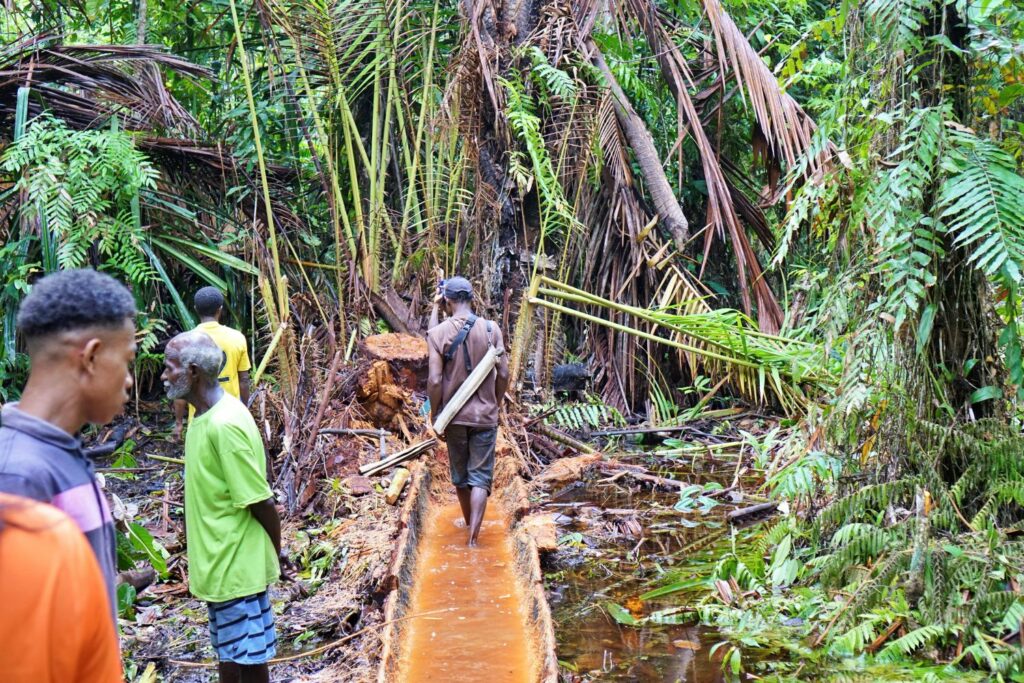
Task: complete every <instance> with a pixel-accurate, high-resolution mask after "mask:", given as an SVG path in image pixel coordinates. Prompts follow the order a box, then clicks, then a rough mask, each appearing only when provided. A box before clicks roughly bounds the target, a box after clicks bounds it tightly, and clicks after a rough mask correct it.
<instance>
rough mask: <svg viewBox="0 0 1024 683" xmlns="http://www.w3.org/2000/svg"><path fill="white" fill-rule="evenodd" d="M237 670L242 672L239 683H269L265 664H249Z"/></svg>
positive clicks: (268, 670)
mask: <svg viewBox="0 0 1024 683" xmlns="http://www.w3.org/2000/svg"><path fill="white" fill-rule="evenodd" d="M239 668H240V669H241V670H242V678H241V683H270V667H269V666H268V665H267V664H250V665H246V666H240V667H239Z"/></svg>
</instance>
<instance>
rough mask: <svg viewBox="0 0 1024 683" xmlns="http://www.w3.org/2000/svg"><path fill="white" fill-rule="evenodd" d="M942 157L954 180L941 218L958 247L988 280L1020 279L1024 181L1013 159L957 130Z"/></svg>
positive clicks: (945, 189)
mask: <svg viewBox="0 0 1024 683" xmlns="http://www.w3.org/2000/svg"><path fill="white" fill-rule="evenodd" d="M948 138H949V144H948V145H947V149H946V152H945V154H944V155H943V159H942V169H943V170H944V171H945V172H946V173H948V174H949V175H948V177H947V179H946V181H945V183H943V185H942V190H941V193H940V197H939V207H940V209H941V211H942V213H941V215H940V217H941V218H942V219H943V221H944V222H945V225H944V228H945V230H946V231H948V232H949V234H951V235H952V236H953V243H954V244H956V245H957V246H961V247H965V248H968V249H970V256H969V260H970V262H971V263H972V264H974V266H975V267H976V268H978V269H979V270H981V271H982V272H984V273H985V274H986V275H988V276H994V275H996V274H998V273H1000V272H1005V273H1006V275H1007V276H1009V277H1010V278H1012V279H1013V280H1014V281H1019V280H1020V279H1021V272H1022V270H1024V177H1022V176H1021V175H1019V174H1018V173H1017V163H1016V161H1015V160H1014V158H1013V157H1012V156H1010V155H1009V154H1007V153H1006V152H1005V151H1003V150H1002V149H1000V148H999V147H998V146H997V145H995V144H994V143H992V142H989V141H988V140H982V139H980V138H978V137H977V136H975V135H974V134H973V133H971V132H967V131H963V130H959V129H954V130H953V131H952V132H951V133H950V135H949V136H948Z"/></svg>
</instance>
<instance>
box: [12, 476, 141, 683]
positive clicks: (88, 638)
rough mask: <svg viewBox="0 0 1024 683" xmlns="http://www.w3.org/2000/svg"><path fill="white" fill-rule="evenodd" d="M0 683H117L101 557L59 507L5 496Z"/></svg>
mask: <svg viewBox="0 0 1024 683" xmlns="http://www.w3.org/2000/svg"><path fill="white" fill-rule="evenodd" d="M0 605H3V611H2V612H0V679H2V680H3V681H4V683H67V682H69V681H81V682H82V683H120V681H122V680H124V679H123V678H122V675H121V657H120V652H119V651H118V647H117V634H116V633H115V631H114V624H113V622H112V621H111V619H110V612H109V606H108V604H107V590H106V584H105V582H104V579H103V574H102V573H101V572H100V567H99V564H97V562H96V556H95V554H94V553H93V552H92V549H91V548H90V547H89V543H88V542H87V541H86V540H85V536H83V535H82V532H81V531H80V530H79V528H78V527H77V526H76V525H75V523H74V522H73V521H71V518H70V517H68V516H67V515H66V514H64V513H63V512H61V511H60V510H58V509H57V508H55V507H51V506H50V505H46V504H44V503H39V502H37V501H34V500H30V499H28V498H22V497H20V496H12V495H8V494H6V493H0Z"/></svg>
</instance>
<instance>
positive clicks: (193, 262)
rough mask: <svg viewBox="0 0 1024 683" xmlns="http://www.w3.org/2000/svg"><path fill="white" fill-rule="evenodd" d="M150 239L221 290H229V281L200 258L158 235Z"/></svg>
mask: <svg viewBox="0 0 1024 683" xmlns="http://www.w3.org/2000/svg"><path fill="white" fill-rule="evenodd" d="M150 241H152V242H153V244H155V245H156V246H158V247H160V248H161V249H163V250H164V251H165V252H167V254H169V255H170V256H171V257H173V258H174V259H176V260H178V261H180V262H182V263H184V264H185V265H186V266H188V267H189V268H191V269H192V270H193V271H194V272H195V273H196V274H197V275H199V277H201V278H203V279H204V280H206V281H207V282H209V283H210V284H211V285H213V286H214V287H216V288H217V289H219V290H220V291H222V292H226V291H227V290H228V283H227V281H226V280H225V279H224V278H222V277H221V276H219V275H217V274H216V273H214V272H213V271H212V270H210V269H209V268H207V267H206V266H204V265H203V264H202V263H200V262H199V260H197V259H195V258H193V257H192V256H190V255H189V254H186V253H185V252H183V251H182V250H181V249H179V248H177V247H175V246H172V245H170V244H167V243H166V242H164V241H162V240H160V239H159V238H157V237H151V238H150Z"/></svg>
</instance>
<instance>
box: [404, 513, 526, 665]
mask: <svg viewBox="0 0 1024 683" xmlns="http://www.w3.org/2000/svg"><path fill="white" fill-rule="evenodd" d="M496 502H497V501H495V500H493V499H492V500H491V505H489V506H488V509H487V515H486V517H485V518H484V523H483V528H482V529H481V532H480V545H479V547H477V548H467V547H466V537H467V531H466V529H465V528H459V527H457V526H456V525H455V523H454V521H455V520H461V519H462V513H461V512H460V511H459V506H458V503H452V504H450V505H437V506H434V509H433V510H432V511H431V513H430V515H429V517H428V519H427V522H426V524H425V526H424V532H423V535H422V536H421V540H420V547H419V559H418V560H417V569H416V585H415V586H413V589H412V602H411V605H410V608H409V613H410V614H423V613H426V612H431V611H435V610H440V609H444V608H455V609H454V610H453V611H452V612H451V614H442V615H437V616H425V617H421V618H418V619H412V620H411V622H410V627H409V630H408V631H407V633H406V640H405V642H404V643H403V647H402V650H401V651H402V664H401V675H400V677H399V679H398V680H400V681H402V683H426V682H429V683H441V682H443V681H487V682H488V683H528V682H529V681H530V678H531V672H532V671H533V665H532V661H533V660H532V658H531V657H530V654H529V650H528V648H527V644H526V615H525V613H524V610H523V607H522V600H521V599H520V594H519V590H518V588H517V584H516V581H515V577H514V575H513V573H512V562H513V560H512V547H511V541H510V539H509V537H508V534H507V533H506V532H505V528H504V526H503V525H502V523H501V522H500V521H499V520H498V519H497V518H498V516H499V514H500V513H499V512H498V511H497V510H494V507H496V505H495V504H496Z"/></svg>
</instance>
